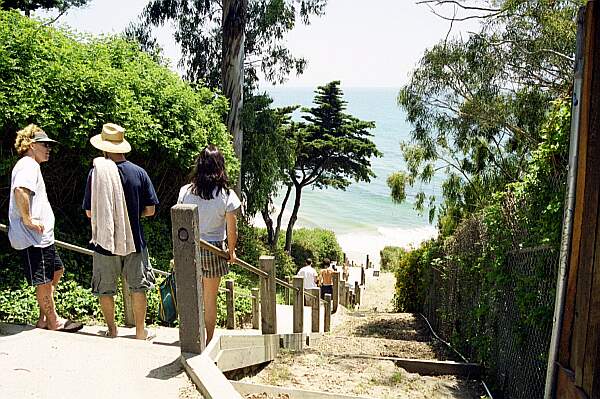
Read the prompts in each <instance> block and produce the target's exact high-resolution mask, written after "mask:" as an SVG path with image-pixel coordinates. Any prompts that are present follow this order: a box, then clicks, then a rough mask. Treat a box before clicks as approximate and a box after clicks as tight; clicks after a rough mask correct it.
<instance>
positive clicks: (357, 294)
mask: <svg viewBox="0 0 600 399" xmlns="http://www.w3.org/2000/svg"><path fill="white" fill-rule="evenodd" d="M354 305H358V306H360V284H358V281H355V282H354Z"/></svg>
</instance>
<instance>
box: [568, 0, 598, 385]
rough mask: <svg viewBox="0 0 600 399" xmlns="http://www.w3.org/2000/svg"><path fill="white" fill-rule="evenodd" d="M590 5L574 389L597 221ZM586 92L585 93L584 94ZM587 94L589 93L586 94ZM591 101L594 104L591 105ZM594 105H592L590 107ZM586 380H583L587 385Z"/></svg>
mask: <svg viewBox="0 0 600 399" xmlns="http://www.w3.org/2000/svg"><path fill="white" fill-rule="evenodd" d="M594 8H595V7H594V6H593V3H592V4H591V5H590V6H588V10H587V12H588V21H587V25H588V30H587V33H586V42H587V45H588V47H587V49H586V55H588V57H587V58H586V65H585V67H584V76H585V78H584V79H585V81H584V95H583V97H584V98H585V97H586V96H588V95H590V99H589V101H587V105H585V106H586V108H587V109H586V110H585V111H583V112H582V122H583V121H585V128H586V130H587V131H588V143H587V155H586V163H585V170H586V178H585V181H584V184H585V187H584V193H583V207H584V209H583V220H582V224H581V231H582V235H581V246H580V251H581V252H580V255H579V258H580V263H579V271H578V276H577V296H576V300H575V331H574V334H575V336H574V338H575V339H574V342H573V355H574V357H575V359H574V360H575V368H574V371H575V383H576V385H577V386H583V384H584V375H585V374H584V368H585V364H586V359H585V353H586V345H587V339H588V323H589V316H590V303H589V299H590V296H591V289H592V273H593V263H594V252H595V241H596V230H597V229H596V224H597V219H598V188H599V186H600V141H599V133H600V132H598V130H597V129H594V128H593V126H592V125H591V122H592V118H594V115H593V112H594V111H595V112H600V108H597V101H595V100H594V98H595V97H597V96H596V94H595V93H594V92H593V90H594V87H593V85H592V86H591V87H590V85H591V84H592V82H593V71H594V69H596V68H597V66H596V65H594V60H593V56H594V54H593V52H592V51H593V48H594V46H595V44H594V40H595V30H596V27H595V26H593V25H595V23H593V16H594V14H595V11H594ZM586 89H589V92H586ZM588 93H589V94H588ZM592 102H593V103H594V104H592ZM592 105H594V106H592ZM589 381H590V380H587V382H588V383H589ZM583 389H584V391H586V392H589V391H588V389H589V390H591V386H589V385H588V386H587V387H583Z"/></svg>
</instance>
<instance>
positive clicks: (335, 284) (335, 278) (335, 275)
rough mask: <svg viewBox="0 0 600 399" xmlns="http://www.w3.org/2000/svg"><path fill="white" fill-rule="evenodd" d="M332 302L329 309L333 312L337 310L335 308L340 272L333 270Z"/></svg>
mask: <svg viewBox="0 0 600 399" xmlns="http://www.w3.org/2000/svg"><path fill="white" fill-rule="evenodd" d="M332 278H333V280H332V281H333V297H332V300H333V303H332V308H331V311H332V312H333V313H335V312H337V308H338V303H339V301H340V272H334V273H333V276H332Z"/></svg>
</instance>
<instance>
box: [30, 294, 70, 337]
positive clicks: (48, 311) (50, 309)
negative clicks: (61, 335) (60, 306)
mask: <svg viewBox="0 0 600 399" xmlns="http://www.w3.org/2000/svg"><path fill="white" fill-rule="evenodd" d="M52 292H53V288H52V283H47V284H42V285H38V286H36V287H35V297H36V299H37V301H38V305H39V307H40V314H43V315H44V316H45V318H44V320H45V321H46V323H47V324H46V326H47V328H48V329H49V330H57V329H59V328H62V327H63V326H64V324H65V321H64V320H63V319H60V318H59V317H58V314H56V308H55V307H54V298H53V297H52Z"/></svg>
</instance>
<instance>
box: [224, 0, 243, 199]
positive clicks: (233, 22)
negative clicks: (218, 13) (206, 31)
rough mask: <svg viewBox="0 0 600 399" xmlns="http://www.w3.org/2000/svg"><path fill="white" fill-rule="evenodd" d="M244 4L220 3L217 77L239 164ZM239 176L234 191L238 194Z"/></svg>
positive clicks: (239, 1)
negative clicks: (220, 41) (226, 103)
mask: <svg viewBox="0 0 600 399" xmlns="http://www.w3.org/2000/svg"><path fill="white" fill-rule="evenodd" d="M247 10H248V0H223V20H222V24H223V49H222V53H223V59H222V63H221V77H222V80H223V94H225V96H226V97H227V99H228V100H229V114H228V115H227V128H228V129H229V132H230V133H231V135H232V136H233V148H234V150H235V155H236V157H237V158H238V160H239V161H240V165H241V163H242V144H243V140H244V132H243V130H242V121H241V117H242V107H243V105H244V42H245V40H246V34H245V31H246V20H247ZM241 187H242V180H241V174H240V175H239V177H238V180H237V182H236V186H235V191H236V192H237V193H238V195H239V194H241Z"/></svg>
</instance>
